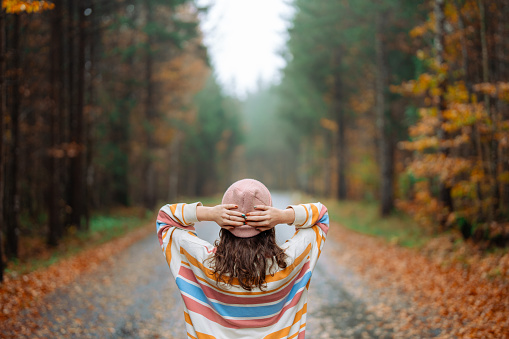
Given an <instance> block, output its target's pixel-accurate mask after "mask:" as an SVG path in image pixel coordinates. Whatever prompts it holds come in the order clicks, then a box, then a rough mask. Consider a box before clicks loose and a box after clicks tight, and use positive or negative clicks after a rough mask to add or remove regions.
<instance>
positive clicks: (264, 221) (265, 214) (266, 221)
mask: <svg viewBox="0 0 509 339" xmlns="http://www.w3.org/2000/svg"><path fill="white" fill-rule="evenodd" d="M255 210H256V211H254V212H249V213H246V224H247V225H249V226H253V227H255V228H256V229H257V230H259V231H260V232H263V231H267V230H270V229H272V228H274V226H276V225H277V224H283V223H292V222H293V220H294V219H295V213H294V211H293V209H291V208H289V209H286V210H280V209H279V208H275V207H272V206H263V205H261V206H255Z"/></svg>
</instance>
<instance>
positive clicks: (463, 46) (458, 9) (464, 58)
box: [453, 0, 472, 93]
mask: <svg viewBox="0 0 509 339" xmlns="http://www.w3.org/2000/svg"><path fill="white" fill-rule="evenodd" d="M453 3H454V7H455V8H456V12H457V13H458V26H459V28H460V30H461V36H460V44H461V61H462V62H461V66H462V68H463V77H464V79H465V86H466V87H467V90H468V93H471V92H472V79H471V78H470V76H469V62H468V52H467V37H466V34H467V31H466V28H465V19H464V17H463V13H462V12H461V6H460V3H459V0H454V1H453Z"/></svg>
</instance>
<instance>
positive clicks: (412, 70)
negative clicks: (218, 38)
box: [279, 0, 509, 244]
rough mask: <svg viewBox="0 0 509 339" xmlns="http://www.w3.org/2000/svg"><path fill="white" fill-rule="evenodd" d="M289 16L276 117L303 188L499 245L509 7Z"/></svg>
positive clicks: (341, 5) (434, 0) (431, 4)
mask: <svg viewBox="0 0 509 339" xmlns="http://www.w3.org/2000/svg"><path fill="white" fill-rule="evenodd" d="M294 4H295V8H296V15H295V17H294V19H293V20H292V27H291V28H290V29H289V41H288V46H287V51H286V54H285V55H286V59H287V61H288V64H287V66H286V68H285V69H284V73H283V74H284V77H283V80H282V83H281V85H280V93H281V99H280V101H281V104H280V105H279V111H280V113H281V115H282V116H283V117H285V118H286V119H287V121H288V123H290V124H292V125H293V126H295V132H294V133H296V134H298V135H299V136H302V139H301V141H300V148H299V149H300V153H301V154H302V155H303V156H302V157H301V158H300V160H299V161H300V164H301V165H300V166H299V170H298V175H297V176H298V178H300V187H301V188H303V189H305V190H307V191H308V192H311V193H313V192H316V193H320V194H331V195H333V196H335V197H338V198H340V199H343V198H345V196H346V197H349V198H355V197H364V198H370V197H376V198H378V199H379V200H380V201H381V213H382V214H383V215H386V214H388V213H390V212H391V210H392V209H393V207H394V205H395V204H396V205H397V206H398V207H399V208H400V209H403V210H405V211H407V212H409V213H411V214H413V215H415V217H416V218H417V219H418V220H419V221H420V222H422V223H423V224H425V225H427V226H428V227H430V229H433V230H435V231H439V230H446V229H451V228H454V229H458V230H460V231H461V232H462V234H463V236H464V237H465V238H468V237H471V236H474V238H475V239H476V240H482V239H492V241H493V242H494V243H497V242H498V243H501V244H504V243H505V244H506V243H507V241H508V240H509V230H508V229H507V222H508V221H509V205H508V203H507V202H508V201H509V193H508V187H509V180H508V177H509V176H508V173H509V158H508V154H509V152H508V149H507V147H509V146H508V143H507V142H506V141H507V140H508V139H509V135H508V128H507V124H508V122H509V116H508V115H507V112H508V101H509V98H508V94H507V93H509V85H508V81H509V73H508V64H509V58H508V56H507V55H508V54H507V52H508V50H509V45H508V43H509V40H508V37H509V26H508V23H507V20H504V18H505V17H506V16H507V14H508V13H509V5H508V4H506V1H501V0H498V1H486V0H465V1H458V0H430V1H425V2H422V3H419V2H414V1H401V0H390V1H376V0H362V1H355V2H354V1H336V2H330V1H320V0H318V1H308V0H297V1H295V3H294ZM289 137H290V138H291V136H289ZM294 141H295V142H297V143H299V140H298V139H294ZM375 160H376V161H375ZM344 173H346V180H345V182H343V179H342V177H343V176H344V175H345V174H344ZM317 176H318V177H320V178H323V177H325V178H326V179H325V181H326V182H329V183H331V184H330V186H332V187H333V188H334V189H333V190H330V189H329V187H328V186H327V184H325V185H324V184H322V183H321V182H320V181H319V180H318V181H317V179H316V178H317ZM345 190H346V191H345ZM345 192H346V193H345ZM497 239H498V240H497Z"/></svg>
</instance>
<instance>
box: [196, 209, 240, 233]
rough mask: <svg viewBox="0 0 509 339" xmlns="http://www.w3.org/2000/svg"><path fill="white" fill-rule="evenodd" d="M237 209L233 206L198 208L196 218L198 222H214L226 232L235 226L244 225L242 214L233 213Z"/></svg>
mask: <svg viewBox="0 0 509 339" xmlns="http://www.w3.org/2000/svg"><path fill="white" fill-rule="evenodd" d="M236 208H238V206H237V205H234V204H225V205H216V206H214V207H207V206H198V207H197V208H196V216H197V217H198V220H200V221H214V222H215V223H217V224H218V225H219V226H221V227H222V228H225V229H227V230H231V229H233V228H234V227H235V226H242V225H245V219H244V217H243V214H242V213H241V212H239V211H233V210H234V209H236Z"/></svg>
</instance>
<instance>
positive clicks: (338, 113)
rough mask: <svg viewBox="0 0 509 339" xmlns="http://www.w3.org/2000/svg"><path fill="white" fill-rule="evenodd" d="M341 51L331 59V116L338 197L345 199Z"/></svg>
mask: <svg viewBox="0 0 509 339" xmlns="http://www.w3.org/2000/svg"><path fill="white" fill-rule="evenodd" d="M341 53H342V49H341V48H338V49H337V50H336V52H335V60H334V61H333V62H334V64H335V67H336V74H335V76H334V103H333V105H332V107H333V110H334V111H333V113H332V114H333V116H334V120H335V121H336V123H337V126H338V132H337V138H336V142H337V144H336V151H337V152H338V153H337V158H338V167H337V169H338V199H339V200H344V199H346V194H347V187H346V140H345V129H346V128H345V123H346V119H345V113H344V111H343V106H342V104H343V93H342V91H343V88H342V80H341V76H342V74H341V72H340V69H341Z"/></svg>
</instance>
